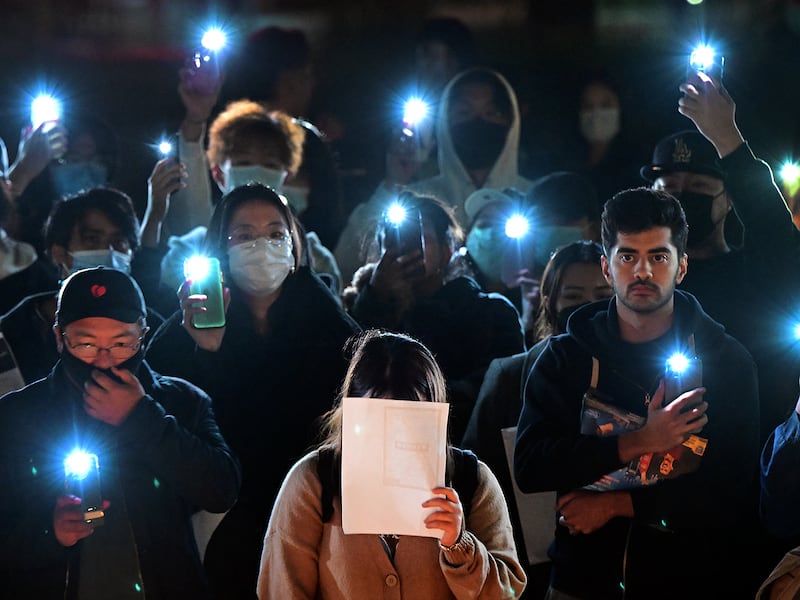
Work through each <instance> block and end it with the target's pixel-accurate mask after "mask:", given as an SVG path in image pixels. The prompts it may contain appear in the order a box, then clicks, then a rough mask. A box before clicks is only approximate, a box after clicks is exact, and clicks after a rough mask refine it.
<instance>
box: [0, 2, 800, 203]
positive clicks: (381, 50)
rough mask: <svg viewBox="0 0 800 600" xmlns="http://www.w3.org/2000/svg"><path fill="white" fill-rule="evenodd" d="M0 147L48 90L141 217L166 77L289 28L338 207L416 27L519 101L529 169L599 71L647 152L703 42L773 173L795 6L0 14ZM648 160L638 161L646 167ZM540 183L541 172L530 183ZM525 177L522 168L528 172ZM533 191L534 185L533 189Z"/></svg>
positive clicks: (383, 6)
mask: <svg viewBox="0 0 800 600" xmlns="http://www.w3.org/2000/svg"><path fill="white" fill-rule="evenodd" d="M0 6H2V11H0V50H2V53H3V63H2V64H3V67H2V74H1V75H0V89H1V90H2V95H0V136H2V137H3V139H5V141H6V144H7V145H8V147H9V151H10V153H11V154H12V156H13V155H15V154H16V152H15V148H16V145H17V143H18V141H19V132H20V129H21V128H22V127H23V126H25V125H26V123H27V119H28V114H29V113H28V111H29V102H30V99H31V97H32V95H33V94H34V93H35V92H36V91H37V90H38V89H39V88H40V87H41V85H47V86H49V88H50V89H55V90H57V91H58V93H59V94H61V96H62V98H63V102H64V104H65V108H67V109H69V107H70V106H73V107H80V109H81V110H88V111H90V112H92V113H93V114H95V115H97V116H99V117H101V118H103V119H105V120H106V121H107V122H108V123H109V124H110V125H111V126H112V127H113V129H114V130H115V132H116V134H117V139H118V145H119V164H120V168H119V170H118V172H117V174H116V176H115V177H114V183H116V184H117V185H118V187H120V188H122V189H123V190H125V191H126V192H128V193H129V194H130V195H131V196H132V197H133V198H134V200H135V202H136V203H137V205H139V206H140V208H143V206H144V201H145V195H146V189H147V181H146V179H147V176H148V175H149V173H150V170H151V169H152V166H153V164H154V163H155V161H156V160H157V156H156V153H155V151H154V150H153V149H152V148H151V147H150V146H149V145H148V144H152V143H153V142H155V141H156V140H157V139H158V138H159V137H160V135H161V134H162V132H169V131H172V130H175V129H176V128H177V126H178V124H179V122H180V119H181V116H182V107H181V105H180V101H179V98H178V95H177V92H176V86H177V71H178V68H179V67H180V65H181V63H182V61H183V60H184V58H185V55H186V53H187V52H188V51H189V49H191V48H192V47H193V46H195V45H196V43H197V41H198V39H199V35H200V32H201V30H202V28H203V26H204V25H206V24H207V23H209V22H210V21H212V20H216V22H218V23H220V24H222V25H224V26H225V27H226V28H227V29H228V31H229V38H230V39H231V40H232V41H233V42H234V43H235V41H236V40H237V39H239V40H240V39H242V38H243V37H244V36H246V35H247V34H248V33H249V32H250V31H252V30H254V29H256V28H258V27H261V26H264V25H280V26H286V27H297V28H301V29H302V30H304V31H305V32H306V34H307V35H308V37H309V39H310V40H311V42H312V45H313V48H314V53H315V72H316V78H317V88H316V91H315V96H314V108H313V109H312V111H311V113H312V114H310V115H308V117H309V118H310V119H311V120H312V121H314V120H316V119H319V123H320V124H322V125H324V124H325V123H330V122H331V121H330V117H331V116H335V117H336V121H337V122H338V124H339V126H338V127H337V129H336V131H334V130H333V129H332V130H331V131H330V132H329V133H330V134H331V137H332V138H333V143H334V147H335V148H336V150H337V152H338V155H339V160H340V164H341V167H342V169H343V172H344V173H345V175H347V176H348V177H349V178H350V179H351V180H352V181H355V182H356V183H355V184H353V185H350V186H349V187H347V188H346V189H348V190H350V194H351V197H350V198H348V203H349V204H350V205H352V204H354V203H356V202H358V201H361V200H365V199H366V198H365V197H360V196H361V194H362V193H363V190H369V189H370V186H371V185H372V183H373V181H377V179H379V178H380V176H381V172H380V171H381V160H380V157H381V153H380V152H375V149H376V148H377V145H378V143H377V142H376V140H380V139H381V137H380V136H381V134H382V132H383V130H384V128H385V127H386V126H387V123H389V122H390V121H391V119H392V118H393V115H392V111H393V101H395V99H396V98H397V97H398V96H399V95H402V94H403V93H404V89H403V87H404V82H405V81H407V80H408V76H409V74H410V72H411V70H412V67H413V59H414V51H413V36H414V33H415V32H416V31H417V29H418V27H419V25H420V24H421V22H422V21H423V20H424V19H425V18H426V17H431V16H438V15H447V16H454V17H458V18H460V19H462V20H463V21H464V22H465V23H466V24H467V25H468V26H469V27H470V29H471V30H472V31H473V32H474V35H475V37H476V40H477V42H478V44H479V46H480V48H481V51H482V52H483V55H484V57H485V61H484V62H486V63H488V64H489V65H490V66H493V67H495V68H497V69H499V70H500V71H501V72H502V73H503V74H504V75H506V76H507V77H508V78H509V80H510V81H511V82H512V84H513V85H514V86H515V88H516V89H517V93H518V95H519V98H520V102H521V106H522V107H523V109H524V111H525V112H524V117H523V118H524V121H523V123H524V125H523V140H524V142H523V143H524V144H526V145H528V147H529V149H530V150H531V151H532V153H533V154H534V155H540V154H546V153H547V151H548V148H550V147H553V148H556V147H558V146H559V144H560V143H561V142H562V138H563V137H564V136H565V135H567V134H571V133H572V132H573V131H574V129H575V126H576V121H577V117H576V114H577V105H576V98H575V96H576V93H577V92H576V85H577V82H578V78H579V76H580V73H582V72H583V70H584V69H585V68H586V67H591V66H599V65H602V66H605V67H607V68H608V69H610V71H611V72H612V74H613V75H614V76H615V77H616V79H617V80H618V81H619V82H620V83H621V84H622V88H623V93H624V97H623V99H622V103H623V123H624V126H625V127H627V128H628V129H629V131H630V132H632V133H633V134H634V135H635V136H637V137H638V140H639V141H640V142H641V143H642V144H643V145H644V147H645V148H651V147H652V146H653V145H654V144H655V142H656V141H657V140H658V139H659V138H660V137H661V136H663V135H665V134H667V133H670V132H671V131H674V130H676V129H678V128H684V127H692V124H691V122H690V121H688V120H687V119H685V118H684V117H682V116H681V115H679V114H678V113H677V110H676V107H677V99H678V96H679V92H678V85H679V83H680V81H681V78H682V77H683V75H684V72H685V60H686V56H687V55H688V52H689V50H690V48H691V45H692V44H693V43H695V42H696V41H697V40H698V39H700V38H701V37H703V36H705V37H707V38H708V39H710V40H714V41H716V42H717V45H718V47H719V48H720V50H721V51H722V52H723V53H724V55H725V57H726V71H725V83H726V87H727V88H728V89H729V91H730V93H731V95H732V96H733V98H734V100H735V101H736V103H737V116H738V122H739V125H740V129H741V130H742V132H743V134H744V136H745V138H746V139H748V140H749V141H750V142H751V145H752V146H753V148H754V150H755V152H756V154H758V155H759V156H761V157H762V158H764V159H765V160H767V161H768V162H769V163H770V164H771V165H772V166H773V168H777V167H778V166H779V165H780V163H781V161H782V160H784V159H785V158H787V157H789V156H791V155H792V153H793V152H795V151H796V150H797V149H796V148H795V144H796V133H797V132H798V129H799V128H798V110H797V108H796V106H797V98H798V97H800V95H799V94H798V92H800V89H799V88H800V84H799V83H798V77H797V71H798V64H800V60H799V59H800V24H799V25H798V26H797V27H795V29H794V31H793V30H792V29H791V28H790V27H789V25H790V24H791V23H792V18H791V15H792V14H794V13H793V12H792V11H800V2H798V1H797V0H782V1H781V0H770V1H762V2H757V1H750V2H745V1H740V0H705V1H704V2H702V3H700V4H699V5H691V4H689V3H687V2H686V1H685V0H639V1H636V0H605V1H601V0H595V1H591V0H575V1H570V0H560V1H553V2H543V1H537V0H527V1H525V0H505V1H490V0H460V1H451V2H424V1H422V0H405V1H403V2H380V1H372V2H369V1H366V0H273V1H268V0H229V1H227V2H218V3H211V2H203V1H200V0H194V1H193V0H169V1H167V0H0ZM647 158H649V157H645V159H647ZM542 168H543V169H544V168H545V167H544V166H543V167H542ZM533 170H534V171H535V170H536V169H535V166H534V167H533ZM532 174H533V175H535V174H537V173H532Z"/></svg>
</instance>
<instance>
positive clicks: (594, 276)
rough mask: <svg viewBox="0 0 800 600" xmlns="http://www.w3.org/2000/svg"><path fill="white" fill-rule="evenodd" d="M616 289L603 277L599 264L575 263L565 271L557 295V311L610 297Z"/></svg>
mask: <svg viewBox="0 0 800 600" xmlns="http://www.w3.org/2000/svg"><path fill="white" fill-rule="evenodd" d="M613 295H614V291H613V290H612V289H611V286H610V285H608V282H607V281H606V280H605V278H604V277H603V271H602V269H601V268H600V265H599V264H594V263H573V264H571V265H569V266H568V267H567V268H566V270H565V271H564V275H563V278H562V280H561V288H560V289H559V290H558V296H557V297H556V304H555V308H556V313H559V312H561V311H562V310H564V309H565V308H568V307H570V306H577V305H580V304H587V303H589V302H595V301H597V300H602V299H603V298H610V297H611V296H613Z"/></svg>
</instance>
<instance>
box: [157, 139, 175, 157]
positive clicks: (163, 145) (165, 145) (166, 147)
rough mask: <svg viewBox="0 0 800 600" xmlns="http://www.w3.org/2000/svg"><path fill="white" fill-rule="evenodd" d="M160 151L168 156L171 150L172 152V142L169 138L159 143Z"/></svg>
mask: <svg viewBox="0 0 800 600" xmlns="http://www.w3.org/2000/svg"><path fill="white" fill-rule="evenodd" d="M158 151H159V152H161V154H162V155H164V156H167V155H168V154H169V153H170V152H172V144H170V143H169V142H168V141H167V140H163V141H161V142H160V143H159V144H158Z"/></svg>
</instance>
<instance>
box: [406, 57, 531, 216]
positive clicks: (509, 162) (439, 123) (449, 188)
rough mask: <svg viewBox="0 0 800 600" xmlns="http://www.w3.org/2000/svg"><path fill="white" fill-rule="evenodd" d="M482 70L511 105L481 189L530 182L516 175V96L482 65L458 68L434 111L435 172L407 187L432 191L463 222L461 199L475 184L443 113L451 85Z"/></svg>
mask: <svg viewBox="0 0 800 600" xmlns="http://www.w3.org/2000/svg"><path fill="white" fill-rule="evenodd" d="M475 71H483V72H486V73H489V74H491V75H492V76H494V77H496V78H497V80H498V81H499V82H500V83H501V85H502V86H503V88H504V89H505V90H506V92H507V94H508V97H509V100H510V105H511V126H510V128H509V131H508V136H507V137H506V142H505V145H504V146H503V149H502V151H501V152H500V156H499V157H498V158H497V161H495V163H494V166H493V167H492V168H491V170H490V171H489V177H488V178H487V180H486V183H484V185H483V187H485V188H495V189H503V188H507V187H514V188H517V189H519V190H520V191H522V192H525V191H527V189H528V188H529V187H530V184H531V182H530V181H528V180H527V179H524V178H522V177H520V176H519V174H518V167H519V139H520V116H519V106H518V104H517V95H516V93H515V92H514V89H513V88H512V87H511V84H510V83H508V81H507V80H506V79H505V77H503V76H502V75H501V74H500V73H498V72H497V71H494V70H492V69H486V68H474V69H468V70H466V71H462V72H461V73H459V74H458V75H456V76H455V77H453V79H451V80H450V82H449V83H448V84H447V86H446V87H445V88H444V91H443V92H442V97H441V102H440V105H439V108H438V110H437V113H436V114H437V117H436V118H437V120H436V139H437V145H438V148H437V152H438V160H439V175H436V176H435V177H432V178H430V179H428V180H422V181H420V182H418V184H415V185H412V186H410V187H411V189H414V190H417V191H420V192H427V193H433V194H435V195H436V196H438V197H439V198H440V199H441V200H444V201H445V202H447V203H448V204H451V205H452V206H454V207H455V208H456V211H457V216H458V220H459V222H461V223H462V224H464V225H467V223H466V213H464V201H465V200H466V199H467V197H468V196H469V195H470V194H471V193H472V192H474V191H475V190H476V189H478V188H476V187H475V185H474V184H473V183H472V180H471V179H470V177H469V174H468V173H467V170H466V169H465V168H464V165H463V164H462V163H461V159H460V158H459V157H458V155H457V154H456V151H455V148H454V147H453V139H452V137H451V136H450V127H449V125H448V122H447V114H448V112H449V109H450V94H451V92H452V90H453V87H454V86H455V85H456V84H457V83H458V82H459V80H461V78H463V77H464V76H465V75H467V74H469V73H473V72H475Z"/></svg>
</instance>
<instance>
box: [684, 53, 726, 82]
mask: <svg viewBox="0 0 800 600" xmlns="http://www.w3.org/2000/svg"><path fill="white" fill-rule="evenodd" d="M724 67H725V57H724V56H722V55H721V54H718V53H717V51H716V50H714V48H712V47H711V46H709V45H707V44H701V45H699V46H697V47H695V49H694V50H692V53H691V54H690V55H689V67H688V74H687V75H691V74H693V73H706V74H707V75H708V76H710V77H711V78H712V79H715V80H717V81H718V82H721V81H722V73H723V70H724Z"/></svg>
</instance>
